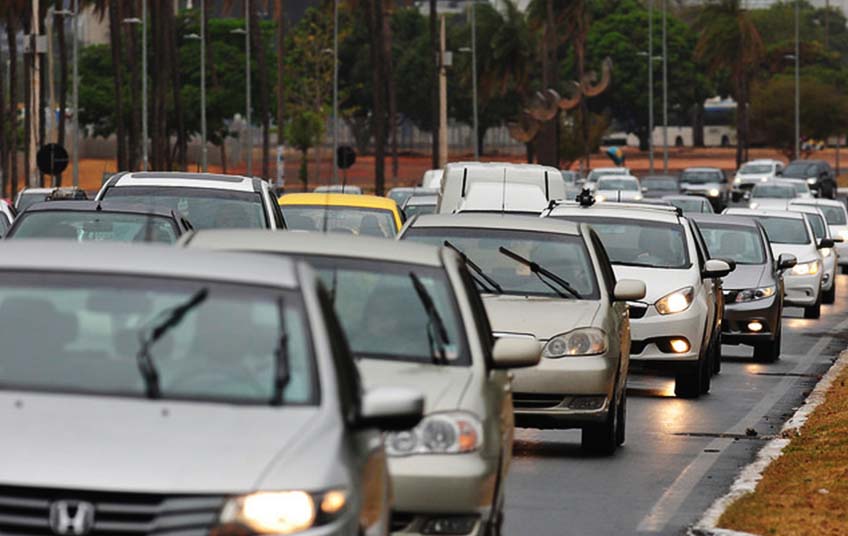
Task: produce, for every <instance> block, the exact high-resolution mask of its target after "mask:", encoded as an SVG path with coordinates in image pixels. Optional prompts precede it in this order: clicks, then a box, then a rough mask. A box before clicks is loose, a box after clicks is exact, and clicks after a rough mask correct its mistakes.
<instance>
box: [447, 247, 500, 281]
mask: <svg viewBox="0 0 848 536" xmlns="http://www.w3.org/2000/svg"><path fill="white" fill-rule="evenodd" d="M445 247H448V248H450V249H452V250H454V251H455V252H456V253H457V255H459V257H460V258H461V259H462V261H463V262H464V263H465V264H466V266H468V267H469V268H471V269H472V270H473V271H474V272H475V274H476V276H475V277H474V280H475V281H477V284H478V285H480V286H481V287H483V289H484V290H486V291H492V292H495V293H497V294H503V287H501V286H500V285H499V284H498V282H497V281H495V280H494V279H492V278H491V277H490V276H488V275H486V273H485V272H484V271H483V269H482V268H480V267H479V266H478V265H477V264H476V263H475V262H474V261H472V260H471V259H470V258H469V257H468V255H466V254H465V253H464V252H463V251H462V250H461V249H459V248H458V247H456V246H455V245H453V244H451V243H450V242H449V241H447V240H445ZM472 275H474V274H472ZM477 276H479V277H477ZM480 278H482V280H481V279H480Z"/></svg>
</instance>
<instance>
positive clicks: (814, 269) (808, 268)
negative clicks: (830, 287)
mask: <svg viewBox="0 0 848 536" xmlns="http://www.w3.org/2000/svg"><path fill="white" fill-rule="evenodd" d="M819 269H820V268H819V261H817V260H815V261H810V262H804V263H800V264H796V265H795V266H793V267H792V272H791V273H792V275H816V274H817V273H819Z"/></svg>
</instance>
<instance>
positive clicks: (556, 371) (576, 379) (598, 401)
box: [512, 356, 619, 427]
mask: <svg viewBox="0 0 848 536" xmlns="http://www.w3.org/2000/svg"><path fill="white" fill-rule="evenodd" d="M618 368H619V362H618V357H617V356H616V357H611V356H587V357H563V358H558V359H548V358H542V360H541V361H540V362H539V364H538V365H536V366H535V367H532V368H529V369H519V370H514V371H513V372H512V374H513V375H514V377H513V381H512V390H513V405H514V408H515V418H516V422H517V423H518V425H519V426H521V425H530V426H532V425H544V423H545V421H548V422H549V423H550V424H551V426H557V427H568V426H569V425H579V424H580V423H584V422H597V421H601V420H603V419H604V418H605V417H606V415H607V409H608V406H609V399H610V396H611V395H612V392H613V389H614V387H615V379H616V373H617V372H618ZM536 416H538V417H541V418H539V419H536V418H535V417H536Z"/></svg>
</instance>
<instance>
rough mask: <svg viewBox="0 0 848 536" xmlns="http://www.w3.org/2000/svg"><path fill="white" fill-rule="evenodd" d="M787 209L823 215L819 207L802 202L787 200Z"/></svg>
mask: <svg viewBox="0 0 848 536" xmlns="http://www.w3.org/2000/svg"><path fill="white" fill-rule="evenodd" d="M789 210H793V211H795V212H804V213H807V214H819V215H822V216H823V215H824V214H823V213H822V211H821V209H820V208H819V207H817V206H815V205H805V204H803V203H793V202H792V201H789Z"/></svg>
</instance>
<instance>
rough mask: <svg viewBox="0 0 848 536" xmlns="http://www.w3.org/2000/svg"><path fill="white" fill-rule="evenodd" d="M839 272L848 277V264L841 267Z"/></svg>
mask: <svg viewBox="0 0 848 536" xmlns="http://www.w3.org/2000/svg"><path fill="white" fill-rule="evenodd" d="M839 272H840V273H841V274H842V275H848V264H843V265H842V266H840V267H839Z"/></svg>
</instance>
